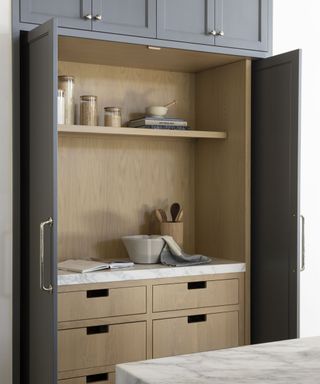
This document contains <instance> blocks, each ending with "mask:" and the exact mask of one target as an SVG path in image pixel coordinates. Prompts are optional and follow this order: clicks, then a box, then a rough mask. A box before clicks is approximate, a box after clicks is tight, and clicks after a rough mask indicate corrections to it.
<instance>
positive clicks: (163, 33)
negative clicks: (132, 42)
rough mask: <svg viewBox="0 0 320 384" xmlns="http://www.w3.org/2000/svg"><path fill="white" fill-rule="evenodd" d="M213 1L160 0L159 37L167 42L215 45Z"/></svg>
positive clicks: (158, 16) (158, 6)
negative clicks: (212, 33)
mask: <svg viewBox="0 0 320 384" xmlns="http://www.w3.org/2000/svg"><path fill="white" fill-rule="evenodd" d="M213 24H214V2H213V0H201V1H199V0H158V2H157V37H158V38H159V39H165V40H175V41H185V42H190V43H199V44H210V45H213V44H214V36H213V35H211V34H210V33H209V32H210V31H213V29H214V25H213Z"/></svg>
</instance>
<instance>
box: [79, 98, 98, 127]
mask: <svg viewBox="0 0 320 384" xmlns="http://www.w3.org/2000/svg"><path fill="white" fill-rule="evenodd" d="M97 99H98V98H97V96H93V95H83V96H80V124H81V125H98V107H97Z"/></svg>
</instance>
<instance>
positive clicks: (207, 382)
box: [116, 337, 320, 384]
mask: <svg viewBox="0 0 320 384" xmlns="http://www.w3.org/2000/svg"><path fill="white" fill-rule="evenodd" d="M116 383H117V384H195V383H197V384H269V383H270V384H271V383H272V384H319V383H320V337H312V338H304V339H295V340H286V341H281V342H274V343H267V344H258V345H250V346H245V347H238V348H232V349H224V350H219V351H211V352H203V353H194V354H191V355H182V356H174V357H166V358H162V359H155V360H147V361H143V362H137V363H128V364H120V365H118V366H117V367H116Z"/></svg>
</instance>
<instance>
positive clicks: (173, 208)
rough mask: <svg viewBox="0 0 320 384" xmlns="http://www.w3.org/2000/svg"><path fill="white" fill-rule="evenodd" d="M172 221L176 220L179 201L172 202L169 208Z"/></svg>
mask: <svg viewBox="0 0 320 384" xmlns="http://www.w3.org/2000/svg"><path fill="white" fill-rule="evenodd" d="M170 212H171V217H172V221H176V219H177V216H178V214H179V212H180V204H179V203H173V204H172V205H171V208H170Z"/></svg>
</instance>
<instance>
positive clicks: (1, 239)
mask: <svg viewBox="0 0 320 384" xmlns="http://www.w3.org/2000/svg"><path fill="white" fill-rule="evenodd" d="M0 52H1V64H0V68H1V71H0V90H1V91H0V383H3V384H11V383H12V377H11V375H12V373H11V371H12V369H11V364H12V219H11V216H12V197H11V195H12V159H11V157H12V121H11V114H12V111H11V109H12V99H11V98H12V85H11V0H1V18H0Z"/></svg>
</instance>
